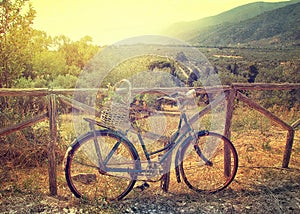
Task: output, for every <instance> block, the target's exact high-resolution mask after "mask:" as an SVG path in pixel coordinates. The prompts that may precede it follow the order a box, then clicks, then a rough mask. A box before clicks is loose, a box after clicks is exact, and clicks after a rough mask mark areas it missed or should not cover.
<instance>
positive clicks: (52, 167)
mask: <svg viewBox="0 0 300 214" xmlns="http://www.w3.org/2000/svg"><path fill="white" fill-rule="evenodd" d="M56 112H57V111H56V98H55V94H51V95H49V125H50V142H49V144H48V161H49V163H48V173H49V188H50V195H57V182H56V160H55V145H56V141H57V125H56Z"/></svg>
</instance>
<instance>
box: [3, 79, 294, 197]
mask: <svg viewBox="0 0 300 214" xmlns="http://www.w3.org/2000/svg"><path fill="white" fill-rule="evenodd" d="M292 89H300V83H284V84H270V83H253V84H244V83H233V84H232V85H230V86H215V87H206V88H195V90H196V92H197V93H198V94H204V93H216V92H219V91H224V92H226V93H225V95H226V96H225V98H226V103H227V108H226V109H227V110H226V121H225V129H224V135H225V136H227V137H228V138H230V130H231V122H232V117H233V111H234V100H235V98H237V99H239V100H240V101H242V102H244V103H246V104H247V105H248V106H249V107H251V108H253V109H255V110H256V111H259V112H260V113H262V114H263V115H265V116H266V117H267V118H269V119H271V120H272V121H274V122H275V123H276V124H278V125H279V126H281V127H282V128H283V129H285V130H287V140H286V145H285V151H284V155H283V161H282V167H283V168H287V167H288V165H289V161H290V156H291V152H292V147H293V140H294V134H295V129H296V128H297V127H298V126H299V125H300V119H299V118H297V120H296V121H295V122H293V123H292V124H291V125H289V124H287V123H286V122H285V121H283V120H281V119H280V118H279V117H277V116H276V115H274V114H273V113H271V112H269V111H268V110H267V109H265V108H263V107H262V106H260V105H259V104H257V103H255V102H254V101H253V100H251V99H250V98H248V97H247V96H245V95H244V94H242V93H241V92H240V91H242V90H292ZM104 90H105V89H100V90H98V89H46V88H38V89H6V88H0V97H7V96H38V97H45V96H46V97H48V100H49V102H48V106H49V108H48V113H44V114H41V115H37V116H34V117H33V118H31V119H28V120H26V121H23V122H21V123H19V124H14V125H11V126H9V127H4V128H1V129H0V136H2V135H7V134H10V133H12V132H15V131H18V130H21V129H23V128H25V127H28V126H31V125H33V124H35V123H38V122H40V121H43V120H46V119H48V120H49V127H50V128H49V129H50V142H48V160H49V164H48V173H49V190H50V194H51V195H57V182H56V161H55V152H54V151H55V146H56V144H57V136H58V134H57V105H56V103H57V99H59V100H60V101H61V102H63V103H64V104H67V105H70V106H72V107H74V108H76V109H78V110H81V111H85V112H95V109H94V108H92V107H90V106H88V105H85V104H83V103H80V102H76V101H74V100H72V99H70V98H68V97H66V96H65V95H72V94H73V93H74V92H76V93H78V92H80V93H88V92H89V93H91V92H103V91H104ZM144 90H145V89H133V93H134V94H136V93H139V92H141V91H144ZM157 90H159V91H163V92H166V93H167V92H170V91H173V92H174V91H180V90H182V88H176V89H174V88H158V89H157ZM222 101H223V100H222V99H220V100H216V101H215V102H213V103H211V104H210V105H208V106H207V107H205V108H204V109H203V110H201V111H200V112H199V115H198V117H195V118H194V119H197V118H199V117H201V116H203V115H204V114H206V113H207V112H209V111H210V110H211V109H212V108H214V107H215V106H217V105H219V104H220V103H221V102H222Z"/></svg>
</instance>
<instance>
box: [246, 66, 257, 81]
mask: <svg viewBox="0 0 300 214" xmlns="http://www.w3.org/2000/svg"><path fill="white" fill-rule="evenodd" d="M258 73H259V72H258V68H257V67H256V66H255V65H251V66H250V67H249V73H248V82H249V83H254V82H255V79H256V76H257V75H258Z"/></svg>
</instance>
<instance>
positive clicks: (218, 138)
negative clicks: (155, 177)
mask: <svg viewBox="0 0 300 214" xmlns="http://www.w3.org/2000/svg"><path fill="white" fill-rule="evenodd" d="M181 155H182V156H181V158H182V159H181V160H182V161H181V163H180V165H179V168H180V172H181V176H182V179H183V180H184V182H185V183H186V185H187V186H188V187H189V188H190V189H192V190H195V191H197V192H203V193H215V192H218V191H221V190H223V189H224V188H226V187H227V186H228V185H229V184H230V183H231V182H232V181H233V179H234V177H235V175H236V172H237V168H238V155H237V152H236V149H235V148H234V146H233V144H232V143H231V142H230V140H229V139H227V138H226V137H224V136H222V135H220V134H217V133H213V132H207V133H206V134H205V135H203V134H201V133H200V132H199V134H198V139H197V140H196V142H192V141H191V142H188V143H187V144H186V146H184V148H183V149H182V153H181Z"/></svg>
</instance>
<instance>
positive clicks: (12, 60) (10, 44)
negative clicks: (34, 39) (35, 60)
mask: <svg viewBox="0 0 300 214" xmlns="http://www.w3.org/2000/svg"><path fill="white" fill-rule="evenodd" d="M0 17H1V21H0V88H2V87H8V88H9V87H11V86H13V82H14V80H16V79H18V78H20V77H21V76H22V75H23V74H24V73H26V72H27V70H28V69H30V64H29V61H30V59H31V56H32V55H31V50H30V42H31V41H30V39H31V35H32V32H33V29H32V28H31V26H30V25H31V24H32V22H33V19H34V17H35V11H34V10H33V8H32V6H31V5H30V4H29V3H28V1H27V0H16V1H11V0H6V1H3V2H2V3H1V5H0Z"/></svg>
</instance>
